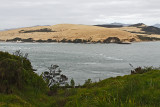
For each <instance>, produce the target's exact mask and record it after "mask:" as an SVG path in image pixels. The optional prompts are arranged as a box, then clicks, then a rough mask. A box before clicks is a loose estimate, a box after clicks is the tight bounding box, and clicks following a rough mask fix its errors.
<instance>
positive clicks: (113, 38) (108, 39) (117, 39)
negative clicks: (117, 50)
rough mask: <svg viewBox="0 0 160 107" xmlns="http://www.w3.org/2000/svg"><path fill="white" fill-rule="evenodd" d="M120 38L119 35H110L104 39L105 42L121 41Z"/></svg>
mask: <svg viewBox="0 0 160 107" xmlns="http://www.w3.org/2000/svg"><path fill="white" fill-rule="evenodd" d="M120 42H121V41H120V39H119V38H117V37H109V38H107V39H105V40H104V41H103V43H120Z"/></svg>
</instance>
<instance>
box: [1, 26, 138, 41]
mask: <svg viewBox="0 0 160 107" xmlns="http://www.w3.org/2000/svg"><path fill="white" fill-rule="evenodd" d="M45 28H47V29H51V31H53V32H29V33H23V32H22V31H33V30H40V29H45ZM16 37H19V38H22V39H28V38H33V40H39V39H41V40H47V39H56V40H58V41H60V40H62V39H64V38H65V39H67V40H74V39H84V40H89V39H90V40H91V41H99V40H100V41H102V40H105V39H106V38H108V37H118V38H119V39H120V40H121V41H129V40H130V39H132V38H134V39H135V40H136V41H139V39H138V38H137V36H136V34H134V33H130V32H128V31H125V30H124V29H118V28H103V27H97V26H88V25H75V24H58V25H53V26H37V27H28V28H20V29H15V30H9V31H2V32H0V40H8V39H13V38H16Z"/></svg>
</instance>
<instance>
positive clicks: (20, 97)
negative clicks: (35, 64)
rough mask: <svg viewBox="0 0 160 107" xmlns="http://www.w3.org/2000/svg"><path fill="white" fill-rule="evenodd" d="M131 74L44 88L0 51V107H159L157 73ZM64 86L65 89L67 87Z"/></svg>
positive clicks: (25, 66)
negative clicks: (77, 84) (81, 83)
mask: <svg viewBox="0 0 160 107" xmlns="http://www.w3.org/2000/svg"><path fill="white" fill-rule="evenodd" d="M131 73H132V74H131V75H126V76H122V77H120V76H118V77H115V78H109V79H105V80H103V81H99V82H97V83H92V82H91V80H90V79H89V80H87V81H86V82H85V84H84V85H83V86H79V87H78V88H75V86H74V83H73V80H72V82H71V86H70V87H69V86H66V87H60V86H56V85H54V86H52V87H50V88H48V86H47V85H48V84H47V83H45V82H44V81H43V79H42V77H41V76H38V75H37V74H36V73H34V72H33V69H32V66H31V63H30V61H29V60H28V59H27V58H25V57H20V56H15V55H10V54H8V53H4V52H0V106H2V107H3V106H4V107H6V106H9V107H10V106H11V107H17V106H26V107H30V106H31V107H32V106H33V107H34V106H35V107H46V106H48V107H63V106H66V107H88V106H89V107H97V106H98V107H138V106H139V107H140V106H146V107H150V106H154V107H156V106H157V107H158V106H159V105H160V70H159V69H155V68H152V67H149V68H141V67H139V68H136V69H135V70H132V72H131ZM67 87H68V88H67Z"/></svg>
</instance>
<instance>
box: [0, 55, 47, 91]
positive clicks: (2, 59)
mask: <svg viewBox="0 0 160 107" xmlns="http://www.w3.org/2000/svg"><path fill="white" fill-rule="evenodd" d="M28 86H29V87H32V88H35V89H38V90H41V91H42V90H45V89H46V88H45V86H46V84H45V82H44V81H43V79H42V77H40V76H38V75H37V74H35V73H34V72H33V70H32V66H31V63H30V61H29V60H28V59H26V58H24V57H20V56H15V55H10V54H8V53H4V52H0V92H2V93H12V92H13V91H15V89H18V90H22V89H24V88H25V87H28Z"/></svg>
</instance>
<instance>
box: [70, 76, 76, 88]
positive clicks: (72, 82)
mask: <svg viewBox="0 0 160 107" xmlns="http://www.w3.org/2000/svg"><path fill="white" fill-rule="evenodd" d="M70 85H71V87H72V88H74V87H75V82H74V80H73V78H72V79H71V81H70Z"/></svg>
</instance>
